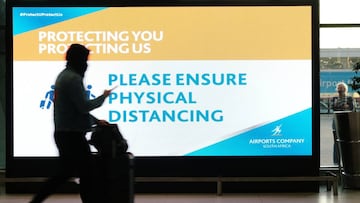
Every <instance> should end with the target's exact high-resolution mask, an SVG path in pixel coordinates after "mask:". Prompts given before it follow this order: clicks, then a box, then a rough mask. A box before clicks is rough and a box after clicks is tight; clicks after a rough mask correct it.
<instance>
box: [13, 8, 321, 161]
mask: <svg viewBox="0 0 360 203" xmlns="http://www.w3.org/2000/svg"><path fill="white" fill-rule="evenodd" d="M305 2H306V1H305ZM9 10H10V12H9V13H10V16H9V17H10V21H11V31H10V32H11V33H10V34H11V36H10V38H11V39H10V42H9V49H8V51H9V52H10V54H11V56H10V57H9V58H10V59H11V61H10V64H9V69H8V70H9V71H10V72H11V78H10V84H9V86H11V87H12V88H11V90H12V91H11V93H10V94H9V95H11V110H10V113H9V115H11V121H10V123H11V125H10V126H8V127H9V128H10V130H8V132H9V133H10V134H11V135H10V137H11V142H10V145H11V146H10V149H11V150H10V157H13V158H15V159H16V158H25V159H27V158H30V159H31V158H37V157H39V158H44V157H45V158H51V157H56V156H57V149H56V146H55V144H54V140H53V136H52V135H53V131H54V127H53V126H54V125H53V102H54V101H53V98H54V89H53V88H54V82H55V79H56V76H57V74H58V73H59V72H60V71H61V70H63V69H64V67H65V63H66V62H65V60H64V55H65V52H66V50H67V48H68V47H69V45H71V44H72V43H79V44H83V45H85V46H86V47H87V48H89V49H90V50H91V54H90V58H89V62H88V64H89V67H88V70H87V72H86V75H85V78H84V86H85V87H86V89H87V91H88V97H89V99H93V98H95V97H97V96H99V95H101V94H102V92H103V90H104V89H111V88H113V87H116V89H115V90H114V91H113V92H112V93H111V95H110V96H109V97H108V98H107V99H106V101H105V103H104V105H103V106H102V107H100V108H99V109H96V110H94V111H92V114H93V115H94V116H95V117H97V118H99V119H105V120H107V121H109V122H110V123H115V124H118V126H119V128H120V130H121V132H122V134H123V135H124V137H125V138H126V139H127V141H128V144H129V151H131V152H132V153H133V154H134V155H135V157H139V158H145V159H146V158H159V159H161V158H165V159H166V158H175V159H176V158H180V159H186V158H187V157H188V158H190V159H191V158H196V157H201V158H211V157H217V158H219V157H220V158H221V157H227V158H229V157H313V156H314V155H315V154H316V153H314V140H313V136H314V121H315V120H316V116H315V115H314V113H315V112H314V95H316V94H315V93H317V90H314V89H315V88H316V85H314V82H313V81H314V80H315V79H316V77H317V76H316V74H314V73H315V71H314V69H315V70H316V67H314V64H315V62H316V60H317V59H316V58H314V47H315V46H314V44H315V45H316V43H314V42H316V40H315V41H314V36H315V38H316V32H315V31H314V28H316V27H314V22H315V21H314V19H315V17H314V7H313V5H312V4H311V3H304V4H295V5H293V4H289V5H287V4H269V3H267V4H256V3H252V4H242V3H241V1H236V3H232V4H229V5H227V4H216V3H214V2H213V3H210V4H206V3H199V4H196V5H193V4H191V3H188V4H180V5H176V4H166V3H164V4H155V5H148V4H141V3H139V5H135V4H134V5H116V4H104V5H102V4H100V5H92V4H87V5H82V6H80V5H76V4H75V5H74V4H68V5H67V4H51V3H48V4H46V5H43V4H41V5H38V6H37V5H36V4H35V5H34V4H32V5H31V6H29V5H27V4H24V5H21V4H20V5H17V4H14V5H12V6H10V8H9ZM314 33H315V34H314Z"/></svg>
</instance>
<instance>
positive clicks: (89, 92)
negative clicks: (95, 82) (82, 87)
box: [86, 85, 96, 99]
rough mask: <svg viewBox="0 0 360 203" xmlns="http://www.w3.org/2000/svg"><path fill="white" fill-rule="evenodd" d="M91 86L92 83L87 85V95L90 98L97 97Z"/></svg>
mask: <svg viewBox="0 0 360 203" xmlns="http://www.w3.org/2000/svg"><path fill="white" fill-rule="evenodd" d="M91 88H92V85H88V86H87V90H86V94H87V97H88V99H95V98H96V96H95V95H94V94H92V93H91Z"/></svg>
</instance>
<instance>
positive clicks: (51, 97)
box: [40, 85, 55, 109]
mask: <svg viewBox="0 0 360 203" xmlns="http://www.w3.org/2000/svg"><path fill="white" fill-rule="evenodd" d="M54 90H55V85H51V90H49V91H48V92H47V93H46V94H45V99H43V100H41V101H40V108H42V109H44V108H45V104H46V109H49V108H50V107H51V104H52V103H53V102H54Z"/></svg>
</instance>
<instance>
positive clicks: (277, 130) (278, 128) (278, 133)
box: [271, 125, 282, 136]
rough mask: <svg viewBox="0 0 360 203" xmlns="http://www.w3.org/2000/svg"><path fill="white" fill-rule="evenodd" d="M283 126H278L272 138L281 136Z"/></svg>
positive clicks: (273, 131)
mask: <svg viewBox="0 0 360 203" xmlns="http://www.w3.org/2000/svg"><path fill="white" fill-rule="evenodd" d="M281 126H282V125H278V126H276V127H275V128H274V129H273V130H272V131H271V132H272V133H273V134H272V136H280V135H281Z"/></svg>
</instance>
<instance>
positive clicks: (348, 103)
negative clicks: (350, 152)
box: [332, 82, 354, 164]
mask: <svg viewBox="0 0 360 203" xmlns="http://www.w3.org/2000/svg"><path fill="white" fill-rule="evenodd" d="M336 92H337V93H338V96H336V97H333V98H332V109H333V110H334V111H352V110H353V109H354V103H353V98H352V97H351V96H348V86H347V85H346V83H344V82H339V83H338V84H337V85H336ZM332 131H333V136H334V139H336V126H335V120H334V119H333V122H332ZM333 148H334V150H333V162H334V163H335V164H339V149H338V147H337V145H336V144H335V143H334V147H333Z"/></svg>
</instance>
